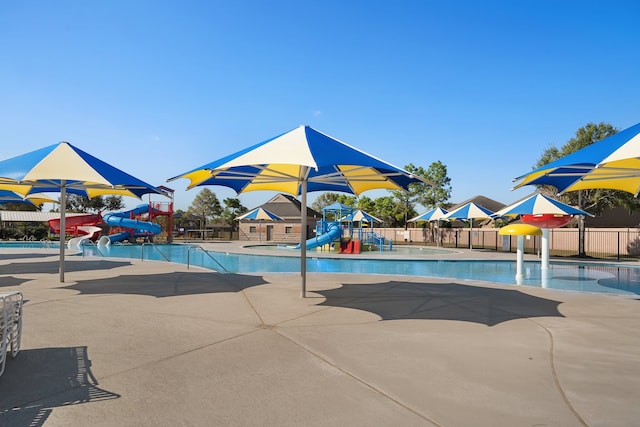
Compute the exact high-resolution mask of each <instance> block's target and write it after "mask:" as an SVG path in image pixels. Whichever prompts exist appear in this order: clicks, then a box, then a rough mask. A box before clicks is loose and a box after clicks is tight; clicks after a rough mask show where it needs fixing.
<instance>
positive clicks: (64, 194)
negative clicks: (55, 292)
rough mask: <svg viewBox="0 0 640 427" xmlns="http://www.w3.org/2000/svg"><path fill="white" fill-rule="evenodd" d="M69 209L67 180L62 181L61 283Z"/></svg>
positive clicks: (61, 279)
mask: <svg viewBox="0 0 640 427" xmlns="http://www.w3.org/2000/svg"><path fill="white" fill-rule="evenodd" d="M66 209H67V187H66V182H65V180H62V182H61V183H60V261H59V263H60V267H59V270H60V283H64V250H65V244H64V242H65V240H66V236H65V231H66V229H67V224H66V223H67V221H66V218H65V217H66Z"/></svg>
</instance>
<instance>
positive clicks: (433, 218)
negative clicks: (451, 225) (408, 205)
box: [408, 207, 449, 246]
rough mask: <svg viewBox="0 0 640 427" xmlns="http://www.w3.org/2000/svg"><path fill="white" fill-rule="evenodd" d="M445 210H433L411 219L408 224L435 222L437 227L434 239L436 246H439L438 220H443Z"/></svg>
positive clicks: (440, 236) (445, 213)
mask: <svg viewBox="0 0 640 427" xmlns="http://www.w3.org/2000/svg"><path fill="white" fill-rule="evenodd" d="M448 213H449V212H447V210H446V209H442V208H440V207H438V208H433V209H431V210H428V211H427V212H425V213H423V214H420V215H418V216H416V217H413V218H411V219H410V220H409V221H408V222H436V223H437V225H438V237H437V238H436V246H440V240H441V239H442V232H441V230H440V220H442V219H444V218H445V217H446V216H447V214H448Z"/></svg>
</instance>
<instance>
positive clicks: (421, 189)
mask: <svg viewBox="0 0 640 427" xmlns="http://www.w3.org/2000/svg"><path fill="white" fill-rule="evenodd" d="M404 169H405V170H406V171H407V172H411V173H412V174H413V175H416V176H419V177H422V178H424V179H425V180H427V181H428V182H423V183H413V184H410V185H409V189H408V191H392V192H391V194H393V196H394V197H395V198H396V201H397V204H398V209H399V210H400V212H399V214H400V215H401V216H402V217H403V219H404V227H405V229H406V228H407V221H408V219H409V218H412V217H414V216H415V215H416V214H417V213H416V210H415V204H416V203H419V204H421V205H423V206H425V207H436V206H443V205H444V203H445V202H446V201H447V200H448V199H449V197H450V195H451V179H450V178H449V177H448V176H447V167H446V166H445V165H444V164H442V162H440V161H437V162H434V163H432V164H431V165H430V166H429V169H427V170H425V169H424V168H423V167H422V166H415V165H414V164H413V163H409V164H408V165H407V166H405V167H404Z"/></svg>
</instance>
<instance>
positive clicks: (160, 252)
mask: <svg viewBox="0 0 640 427" xmlns="http://www.w3.org/2000/svg"><path fill="white" fill-rule="evenodd" d="M145 245H150V246H151V247H153V248H154V249H155V250H156V251H158V253H159V254H160V255H162V257H163V258H164V259H166V260H167V261H168V262H171V260H170V259H169V257H167V256H166V255H165V254H163V253H162V251H161V250H160V249H158V248H157V247H156V245H154V244H153V243H143V244H142V247H141V248H140V258H141V259H140V260H141V261H144V247H145Z"/></svg>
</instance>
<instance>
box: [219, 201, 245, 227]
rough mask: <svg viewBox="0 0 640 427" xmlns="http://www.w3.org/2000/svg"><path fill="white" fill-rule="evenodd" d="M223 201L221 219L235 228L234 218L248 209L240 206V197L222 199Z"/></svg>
mask: <svg viewBox="0 0 640 427" xmlns="http://www.w3.org/2000/svg"><path fill="white" fill-rule="evenodd" d="M223 203H224V205H225V207H224V210H223V211H222V217H221V219H222V221H224V223H225V224H229V225H232V226H233V228H234V230H235V229H236V227H237V224H238V223H237V222H236V218H237V217H239V216H240V215H242V214H243V213H245V212H247V211H248V209H247V208H246V207H244V206H242V203H240V199H237V198H232V197H229V198H226V199H224V200H223Z"/></svg>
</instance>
